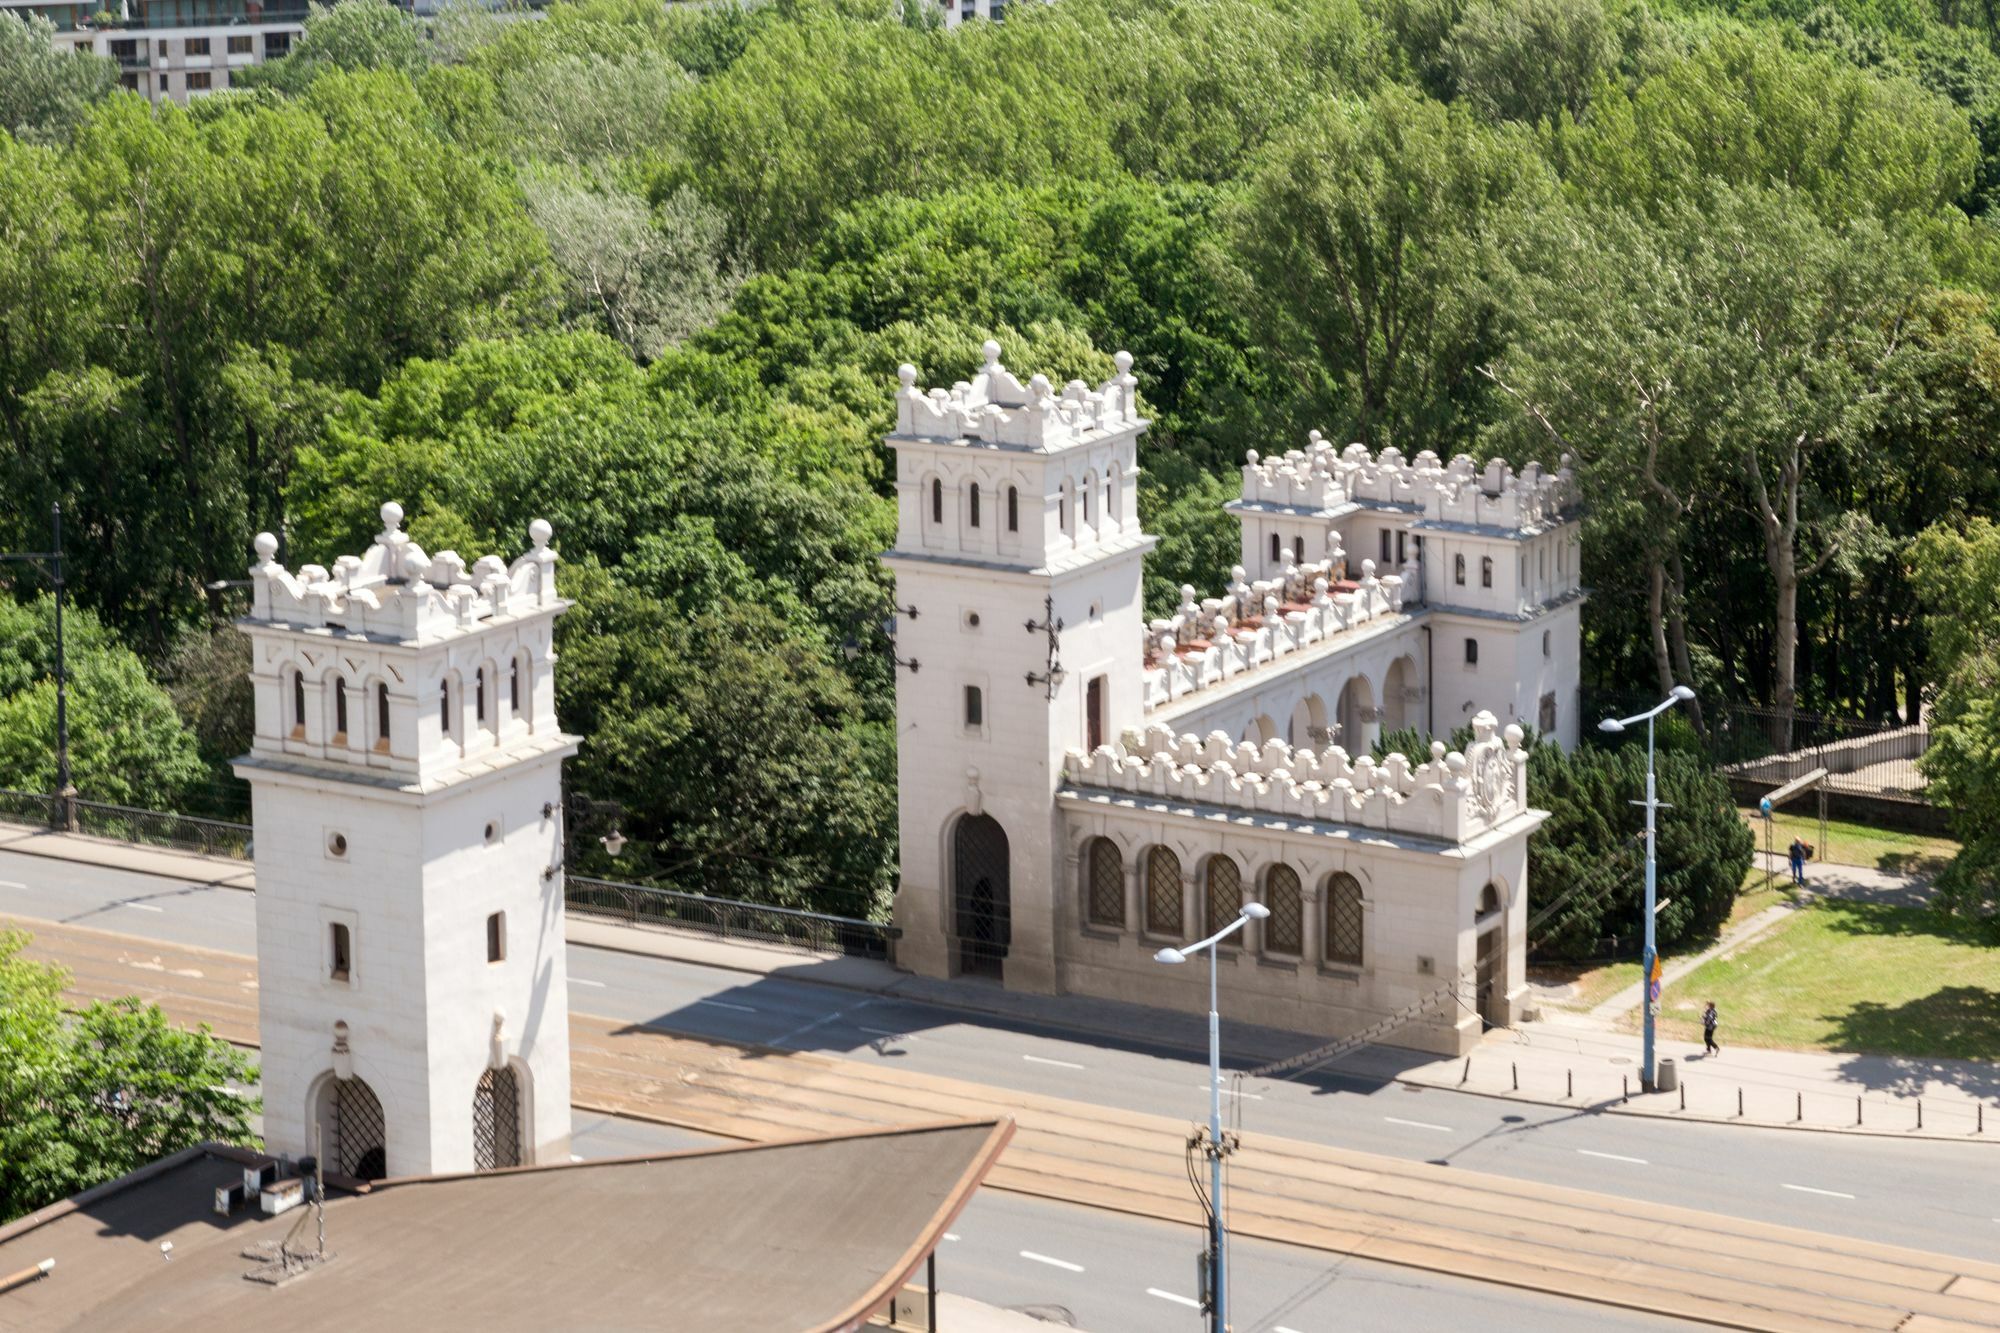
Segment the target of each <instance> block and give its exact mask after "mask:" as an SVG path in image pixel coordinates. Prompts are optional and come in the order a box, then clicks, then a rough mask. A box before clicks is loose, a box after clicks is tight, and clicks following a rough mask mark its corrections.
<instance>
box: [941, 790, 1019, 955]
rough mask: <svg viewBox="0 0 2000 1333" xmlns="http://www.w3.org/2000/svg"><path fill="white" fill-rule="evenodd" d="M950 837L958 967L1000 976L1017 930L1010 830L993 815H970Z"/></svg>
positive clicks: (959, 823)
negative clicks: (1011, 882) (1010, 881)
mask: <svg viewBox="0 0 2000 1333" xmlns="http://www.w3.org/2000/svg"><path fill="white" fill-rule="evenodd" d="M952 841H953V856H952V862H953V866H952V868H953V870H954V871H955V874H954V875H953V883H952V896H953V900H954V901H953V904H952V907H953V911H952V918H953V923H954V925H955V926H956V928H957V935H958V949H959V970H960V971H962V972H970V973H975V974H983V975H986V976H995V977H997V976H999V975H1000V974H1001V963H1002V961H1003V960H1004V959H1005V958H1006V957H1007V945H1008V942H1009V940H1010V939H1011V938H1012V934H1013V908H1012V904H1011V900H1010V898H1009V886H1008V878H1007V876H1008V861H1007V834H1006V831H1005V830H1004V829H1002V828H1001V827H1000V824H999V821H997V820H995V819H994V818H993V817H992V816H991V815H967V816H966V817H965V818H963V819H961V820H959V822H958V829H957V832H956V833H955V834H954V836H953V840H952Z"/></svg>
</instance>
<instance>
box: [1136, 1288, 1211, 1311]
mask: <svg viewBox="0 0 2000 1333" xmlns="http://www.w3.org/2000/svg"><path fill="white" fill-rule="evenodd" d="M1146 1294H1147V1295H1148V1296H1158V1297H1159V1298H1160V1299H1161V1300H1163V1301H1172V1302H1173V1303H1174V1304H1175V1305H1185V1306H1186V1307H1187V1308H1188V1309H1190V1310H1199V1309H1200V1308H1201V1302H1200V1301H1197V1300H1194V1299H1193V1298H1191V1297H1188V1296H1176V1295H1175V1294H1174V1293H1173V1292H1171V1291H1161V1290H1160V1289H1159V1288H1158V1287H1148V1288H1146Z"/></svg>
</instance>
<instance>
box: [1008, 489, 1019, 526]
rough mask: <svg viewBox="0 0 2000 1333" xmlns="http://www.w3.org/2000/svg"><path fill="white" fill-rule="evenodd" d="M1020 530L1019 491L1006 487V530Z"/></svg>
mask: <svg viewBox="0 0 2000 1333" xmlns="http://www.w3.org/2000/svg"><path fill="white" fill-rule="evenodd" d="M1020 530H1021V492H1020V491H1018V490H1016V489H1015V488H1014V487H1012V486H1009V487H1008V488H1007V531H1009V532H1019V531H1020Z"/></svg>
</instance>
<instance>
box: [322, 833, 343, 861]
mask: <svg viewBox="0 0 2000 1333" xmlns="http://www.w3.org/2000/svg"><path fill="white" fill-rule="evenodd" d="M326 850H327V851H328V853H329V854H331V855H333V856H345V855H347V835H346V834H345V833H336V834H333V835H332V836H331V837H329V838H328V839H327V840H326Z"/></svg>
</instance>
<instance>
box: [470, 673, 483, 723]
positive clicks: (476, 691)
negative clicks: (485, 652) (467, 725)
mask: <svg viewBox="0 0 2000 1333" xmlns="http://www.w3.org/2000/svg"><path fill="white" fill-rule="evenodd" d="M472 713H473V716H474V717H476V718H478V719H479V725H480V726H482V727H483V726H485V725H486V668H485V667H481V668H479V670H478V671H477V672H475V673H474V674H473V677H472Z"/></svg>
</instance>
